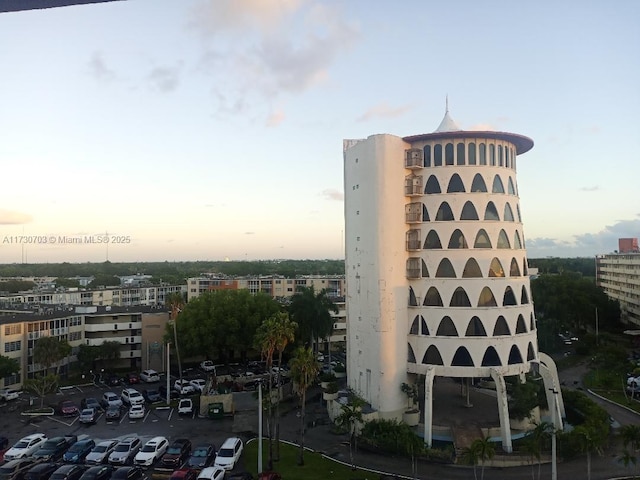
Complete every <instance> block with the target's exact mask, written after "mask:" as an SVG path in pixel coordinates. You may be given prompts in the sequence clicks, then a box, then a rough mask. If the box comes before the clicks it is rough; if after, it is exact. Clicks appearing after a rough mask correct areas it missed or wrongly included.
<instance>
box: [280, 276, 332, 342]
mask: <svg viewBox="0 0 640 480" xmlns="http://www.w3.org/2000/svg"><path fill="white" fill-rule="evenodd" d="M331 312H334V313H338V307H336V305H335V304H334V303H333V302H332V301H331V299H330V298H329V296H328V295H327V290H326V289H323V290H321V291H320V292H318V293H317V294H316V292H315V290H314V288H313V285H312V286H310V287H302V288H300V289H299V290H298V291H297V292H296V293H295V294H294V295H293V297H291V304H290V305H289V315H291V318H292V319H293V320H294V321H295V322H296V323H297V324H298V327H299V332H300V338H301V339H302V341H303V342H305V341H306V340H307V339H308V340H309V342H310V345H311V346H313V344H314V342H316V341H319V340H320V339H322V338H327V336H329V335H330V334H331V331H332V330H333V318H332V317H331ZM315 350H316V351H317V346H316V348H315Z"/></svg>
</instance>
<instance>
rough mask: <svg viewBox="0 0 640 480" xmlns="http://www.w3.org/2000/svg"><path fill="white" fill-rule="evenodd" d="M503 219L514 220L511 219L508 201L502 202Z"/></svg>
mask: <svg viewBox="0 0 640 480" xmlns="http://www.w3.org/2000/svg"><path fill="white" fill-rule="evenodd" d="M503 219H504V221H505V222H513V221H515V220H514V219H513V210H511V205H509V202H507V203H505V204H504V215H503Z"/></svg>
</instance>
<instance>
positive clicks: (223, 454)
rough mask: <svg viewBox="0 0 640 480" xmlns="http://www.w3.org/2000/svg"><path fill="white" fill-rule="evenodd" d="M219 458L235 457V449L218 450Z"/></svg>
mask: <svg viewBox="0 0 640 480" xmlns="http://www.w3.org/2000/svg"><path fill="white" fill-rule="evenodd" d="M218 456H219V457H233V448H221V449H220V450H218Z"/></svg>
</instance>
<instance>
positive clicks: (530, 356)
mask: <svg viewBox="0 0 640 480" xmlns="http://www.w3.org/2000/svg"><path fill="white" fill-rule="evenodd" d="M535 358H536V352H535V350H533V344H532V343H531V342H529V346H528V347H527V362H529V361H531V360H534V359H535Z"/></svg>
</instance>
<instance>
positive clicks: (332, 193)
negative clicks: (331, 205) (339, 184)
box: [321, 188, 344, 202]
mask: <svg viewBox="0 0 640 480" xmlns="http://www.w3.org/2000/svg"><path fill="white" fill-rule="evenodd" d="M321 195H322V196H323V197H324V198H325V199H326V200H335V201H337V202H343V201H344V193H342V192H341V191H339V190H334V189H332V188H327V189H326V190H323V191H322V193H321Z"/></svg>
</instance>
